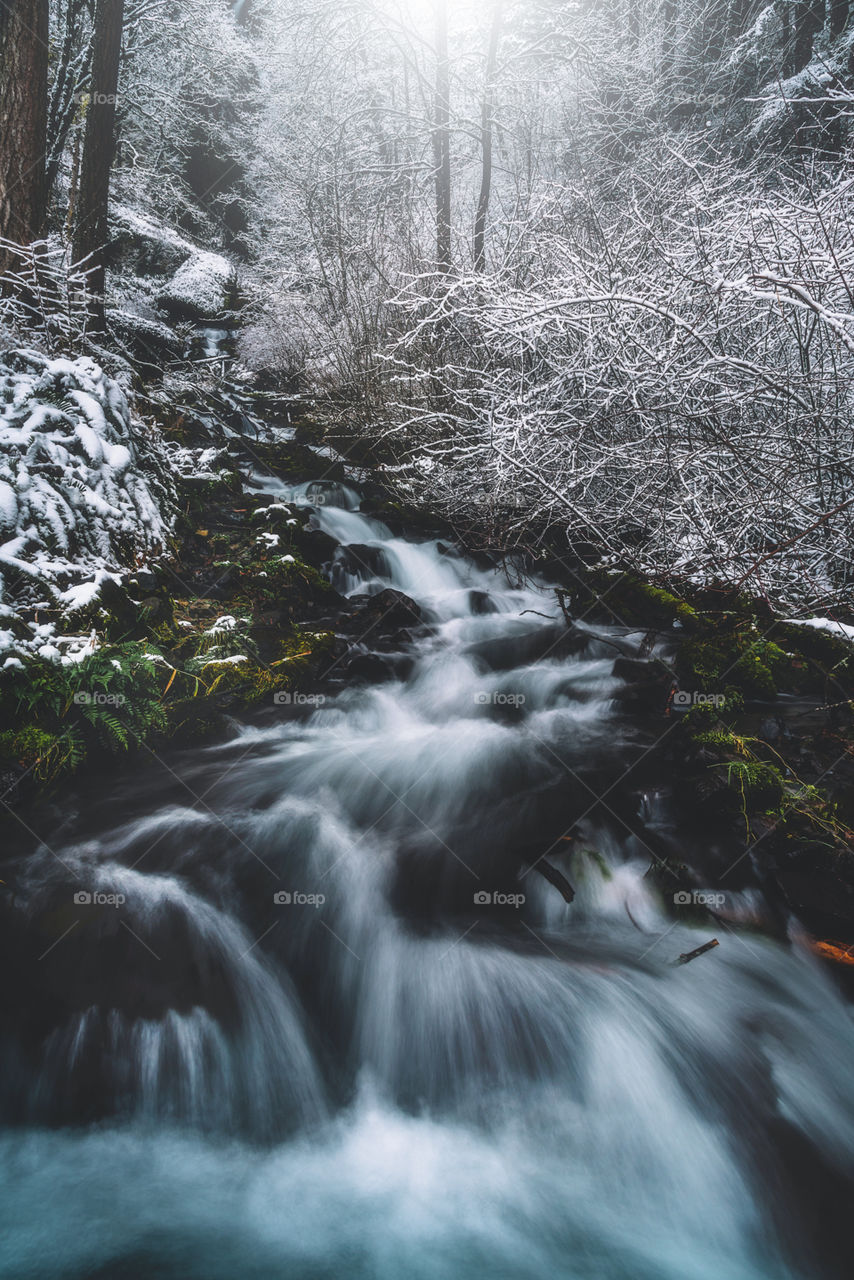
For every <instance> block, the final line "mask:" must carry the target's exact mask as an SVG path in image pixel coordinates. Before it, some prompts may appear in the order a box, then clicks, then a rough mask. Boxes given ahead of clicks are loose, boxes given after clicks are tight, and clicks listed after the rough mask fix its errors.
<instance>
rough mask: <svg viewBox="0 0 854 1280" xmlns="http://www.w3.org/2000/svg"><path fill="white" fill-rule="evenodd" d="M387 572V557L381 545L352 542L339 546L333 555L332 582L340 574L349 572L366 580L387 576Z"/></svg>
mask: <svg viewBox="0 0 854 1280" xmlns="http://www.w3.org/2000/svg"><path fill="white" fill-rule="evenodd" d="M388 573H389V565H388V559H387V557H386V554H385V552H384V551H383V549H382V547H372V546H368V545H367V544H365V543H361V542H352V543H350V544H349V546H346V547H341V548H340V550H339V551H338V553H337V555H336V557H335V563H334V565H333V584H334V583H335V579H336V576H337V575H340V574H350V575H352V576H353V577H356V578H362V579H363V580H364V581H367V580H368V579H370V578H382V577H387V576H388Z"/></svg>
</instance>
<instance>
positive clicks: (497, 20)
mask: <svg viewBox="0 0 854 1280" xmlns="http://www.w3.org/2000/svg"><path fill="white" fill-rule="evenodd" d="M501 10H502V0H494V6H493V10H492V25H491V27H490V32H489V49H488V51H487V55H486V80H485V82H484V86H483V101H482V102H481V107H480V148H481V152H482V155H483V162H482V167H481V173H480V195H479V196H478V200H477V213H476V214H475V219H474V241H473V246H472V247H473V256H474V269H475V271H483V270H484V268H485V266H486V216H487V214H488V213H489V197H490V194H491V192H492V115H493V112H494V110H495V69H496V66H497V64H498V43H499V40H500V39H501Z"/></svg>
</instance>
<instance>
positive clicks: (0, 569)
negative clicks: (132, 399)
mask: <svg viewBox="0 0 854 1280" xmlns="http://www.w3.org/2000/svg"><path fill="white" fill-rule="evenodd" d="M171 492H172V491H171V481H170V480H169V477H168V472H167V470H166V468H165V466H164V463H163V461H162V459H161V456H160V453H159V451H158V447H157V441H156V439H155V437H154V436H152V435H147V434H146V432H145V430H144V429H143V427H142V424H141V423H139V422H138V421H135V420H134V419H133V418H132V415H131V410H130V407H129V405H128V401H127V398H126V396H125V394H124V392H123V391H122V390H121V388H120V387H119V386H118V384H117V383H116V382H115V381H113V380H112V379H111V378H109V377H107V376H106V375H105V374H104V372H103V371H102V370H101V369H100V368H99V366H98V365H96V364H95V363H94V362H93V361H92V360H90V359H88V358H79V359H76V360H69V359H64V358H63V359H49V358H48V357H46V356H44V355H41V354H39V353H38V352H35V351H27V350H19V351H13V352H8V353H6V354H4V355H0V610H2V614H1V615H0V618H2V624H0V625H2V629H0V653H2V651H3V650H4V649H6V650H8V649H9V648H12V647H14V648H16V649H18V650H21V649H24V650H27V649H29V650H33V651H36V652H40V653H42V654H43V656H49V657H54V656H58V653H57V651H56V650H55V649H54V646H53V645H52V643H51V641H50V638H49V634H48V633H47V632H46V631H45V626H46V625H47V626H48V627H49V624H44V623H40V624H39V626H38V627H37V628H36V629H35V630H33V629H31V628H29V627H28V626H27V624H26V623H25V622H24V620H23V617H22V612H21V611H22V610H31V609H32V608H33V606H35V605H40V606H42V607H43V608H45V609H47V610H48V611H49V616H50V614H52V615H53V616H55V617H58V616H59V614H61V613H62V612H64V611H67V612H74V611H76V610H79V609H82V608H83V607H84V606H86V605H87V604H89V603H91V602H92V601H93V600H94V599H95V598H96V597H97V594H98V591H99V589H100V587H101V585H102V584H103V582H104V580H105V578H107V577H110V576H112V574H113V573H115V571H117V570H119V569H120V568H121V567H122V566H123V565H127V564H133V563H134V562H135V561H137V560H138V559H140V558H142V557H144V556H146V555H148V554H151V553H153V552H155V551H156V550H157V549H158V548H159V547H160V546H162V544H163V542H164V539H165V537H166V534H167V531H168V506H169V502H170V497H171Z"/></svg>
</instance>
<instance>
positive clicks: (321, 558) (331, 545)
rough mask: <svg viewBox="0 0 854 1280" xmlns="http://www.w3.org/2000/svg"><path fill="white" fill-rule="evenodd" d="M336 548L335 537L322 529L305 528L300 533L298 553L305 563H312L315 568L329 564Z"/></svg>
mask: <svg viewBox="0 0 854 1280" xmlns="http://www.w3.org/2000/svg"><path fill="white" fill-rule="evenodd" d="M337 548H338V543H337V542H336V541H335V539H334V538H333V537H331V536H330V535H329V534H328V533H324V532H323V530H322V529H307V530H306V531H305V533H303V534H301V535H300V539H299V549H300V555H301V556H302V558H303V560H305V562H306V564H310V565H313V567H314V568H315V569H322V568H323V567H324V566H325V565H328V564H331V562H332V560H333V557H334V556H335V552H336V550H337Z"/></svg>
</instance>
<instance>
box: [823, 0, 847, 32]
mask: <svg viewBox="0 0 854 1280" xmlns="http://www.w3.org/2000/svg"><path fill="white" fill-rule="evenodd" d="M827 22H828V28H829V30H830V34H831V35H832V36H841V35H842V32H843V31H844V30H845V28H846V26H847V25H848V0H829V4H828V18H827Z"/></svg>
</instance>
